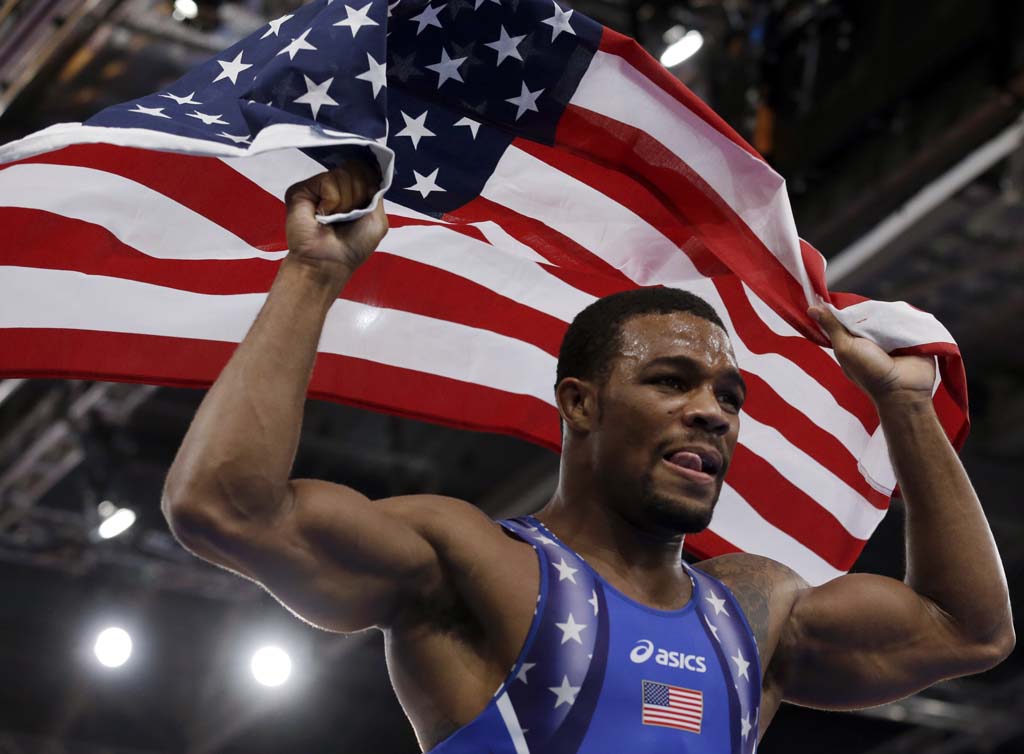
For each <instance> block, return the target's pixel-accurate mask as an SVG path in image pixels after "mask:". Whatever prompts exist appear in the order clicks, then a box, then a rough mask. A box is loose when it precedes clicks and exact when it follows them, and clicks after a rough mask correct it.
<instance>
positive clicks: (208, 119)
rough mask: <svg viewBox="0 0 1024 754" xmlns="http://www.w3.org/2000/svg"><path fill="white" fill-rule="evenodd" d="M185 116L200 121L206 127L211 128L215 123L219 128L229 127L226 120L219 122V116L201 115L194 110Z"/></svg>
mask: <svg viewBox="0 0 1024 754" xmlns="http://www.w3.org/2000/svg"><path fill="white" fill-rule="evenodd" d="M187 115H188V117H190V118H197V119H198V120H201V121H202V122H203V123H205V124H206V125H208V126H212V125H213V124H214V123H216V124H217V125H219V126H226V125H229V124H228V122H227V121H226V120H221V119H220V115H219V114H218V115H208V114H207V113H201V112H199V111H198V110H196V111H194V112H191V113H187Z"/></svg>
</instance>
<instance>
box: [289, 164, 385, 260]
mask: <svg viewBox="0 0 1024 754" xmlns="http://www.w3.org/2000/svg"><path fill="white" fill-rule="evenodd" d="M380 180H381V179H380V174H379V172H378V171H377V170H376V169H375V168H373V167H371V166H370V165H369V164H368V163H367V162H365V161H363V160H350V161H347V162H345V163H344V164H343V165H342V166H341V167H338V168H335V169H334V170H331V171H328V172H325V173H320V174H319V175H315V176H313V177H312V178H308V179H306V180H305V181H301V182H300V183H296V184H295V185H294V186H292V187H291V188H289V189H288V192H287V194H285V203H286V204H287V207H288V220H287V223H286V226H285V228H286V234H287V237H288V249H289V256H290V257H293V258H296V259H298V260H301V261H303V262H306V263H310V262H312V263H315V264H323V265H327V266H333V264H332V263H339V264H340V265H341V266H342V267H344V268H346V269H347V270H348V271H349V272H355V270H356V268H357V267H359V265H361V264H362V263H363V262H365V261H366V260H367V258H368V257H369V256H370V254H371V253H373V250H374V249H376V248H377V245H378V244H379V243H380V241H381V239H382V238H383V237H384V234H385V233H387V230H388V220H387V216H386V215H385V214H384V203H383V202H380V203H379V204H378V205H377V208H376V209H375V210H374V211H373V212H372V213H371V214H369V215H366V216H365V217H361V218H359V219H358V220H354V221H352V222H347V223H332V224H329V225H325V224H323V223H321V222H318V221H317V219H316V216H317V215H318V214H320V215H332V214H337V213H341V212H350V211H352V210H354V209H360V208H362V207H365V206H366V205H367V204H368V203H369V201H370V199H371V198H372V197H373V195H374V193H376V191H377V190H378V189H379V188H380Z"/></svg>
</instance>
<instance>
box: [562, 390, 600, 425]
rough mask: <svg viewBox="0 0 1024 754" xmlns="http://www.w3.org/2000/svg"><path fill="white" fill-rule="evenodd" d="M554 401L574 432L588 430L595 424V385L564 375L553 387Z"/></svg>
mask: <svg viewBox="0 0 1024 754" xmlns="http://www.w3.org/2000/svg"><path fill="white" fill-rule="evenodd" d="M555 402H556V403H557V404H558V413H559V414H561V416H562V421H563V422H565V425H566V426H567V427H568V428H569V429H570V430H572V431H574V432H583V433H586V432H590V431H591V430H592V429H593V428H594V426H595V425H596V424H597V418H598V417H597V413H598V406H597V402H598V396H597V386H596V385H595V384H594V383H593V382H589V381H588V380H581V379H578V378H576V377H566V378H565V379H564V380H562V381H561V382H559V383H558V387H556V388H555Z"/></svg>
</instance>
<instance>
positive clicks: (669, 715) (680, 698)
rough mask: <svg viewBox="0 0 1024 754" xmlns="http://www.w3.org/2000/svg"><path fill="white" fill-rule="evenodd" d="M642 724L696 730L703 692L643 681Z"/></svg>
mask: <svg viewBox="0 0 1024 754" xmlns="http://www.w3.org/2000/svg"><path fill="white" fill-rule="evenodd" d="M643 684H644V690H643V724H644V725H660V726H662V727H665V728H678V729H680V730H687V731H690V732H691V733H700V723H701V718H702V717H703V716H704V692H703V691H695V690H693V689H684V688H681V687H680V686H669V685H668V684H666V683H656V682H654V681H644V682H643Z"/></svg>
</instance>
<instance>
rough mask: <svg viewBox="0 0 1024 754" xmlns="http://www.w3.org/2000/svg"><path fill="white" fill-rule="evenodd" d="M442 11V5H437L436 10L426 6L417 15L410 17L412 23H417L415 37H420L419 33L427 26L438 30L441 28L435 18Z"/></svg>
mask: <svg viewBox="0 0 1024 754" xmlns="http://www.w3.org/2000/svg"><path fill="white" fill-rule="evenodd" d="M443 9H444V5H439V6H437V7H436V8H435V7H433V6H432V5H429V4H428V5H427V7H426V8H424V9H423V11H422V12H420V13H419V14H418V15H416V16H413V17H412V19H411V20H412V21H415V22H416V23H417V26H416V36H417V37H418V36H419V35H420V32H421V31H423V30H424V29H426V28H427V27H428V26H436V27H437V28H438V29H440V28H443V27H442V26H441V22H440V20H438V18H437V16H438V14H440V13H441V11H442V10H443Z"/></svg>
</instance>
